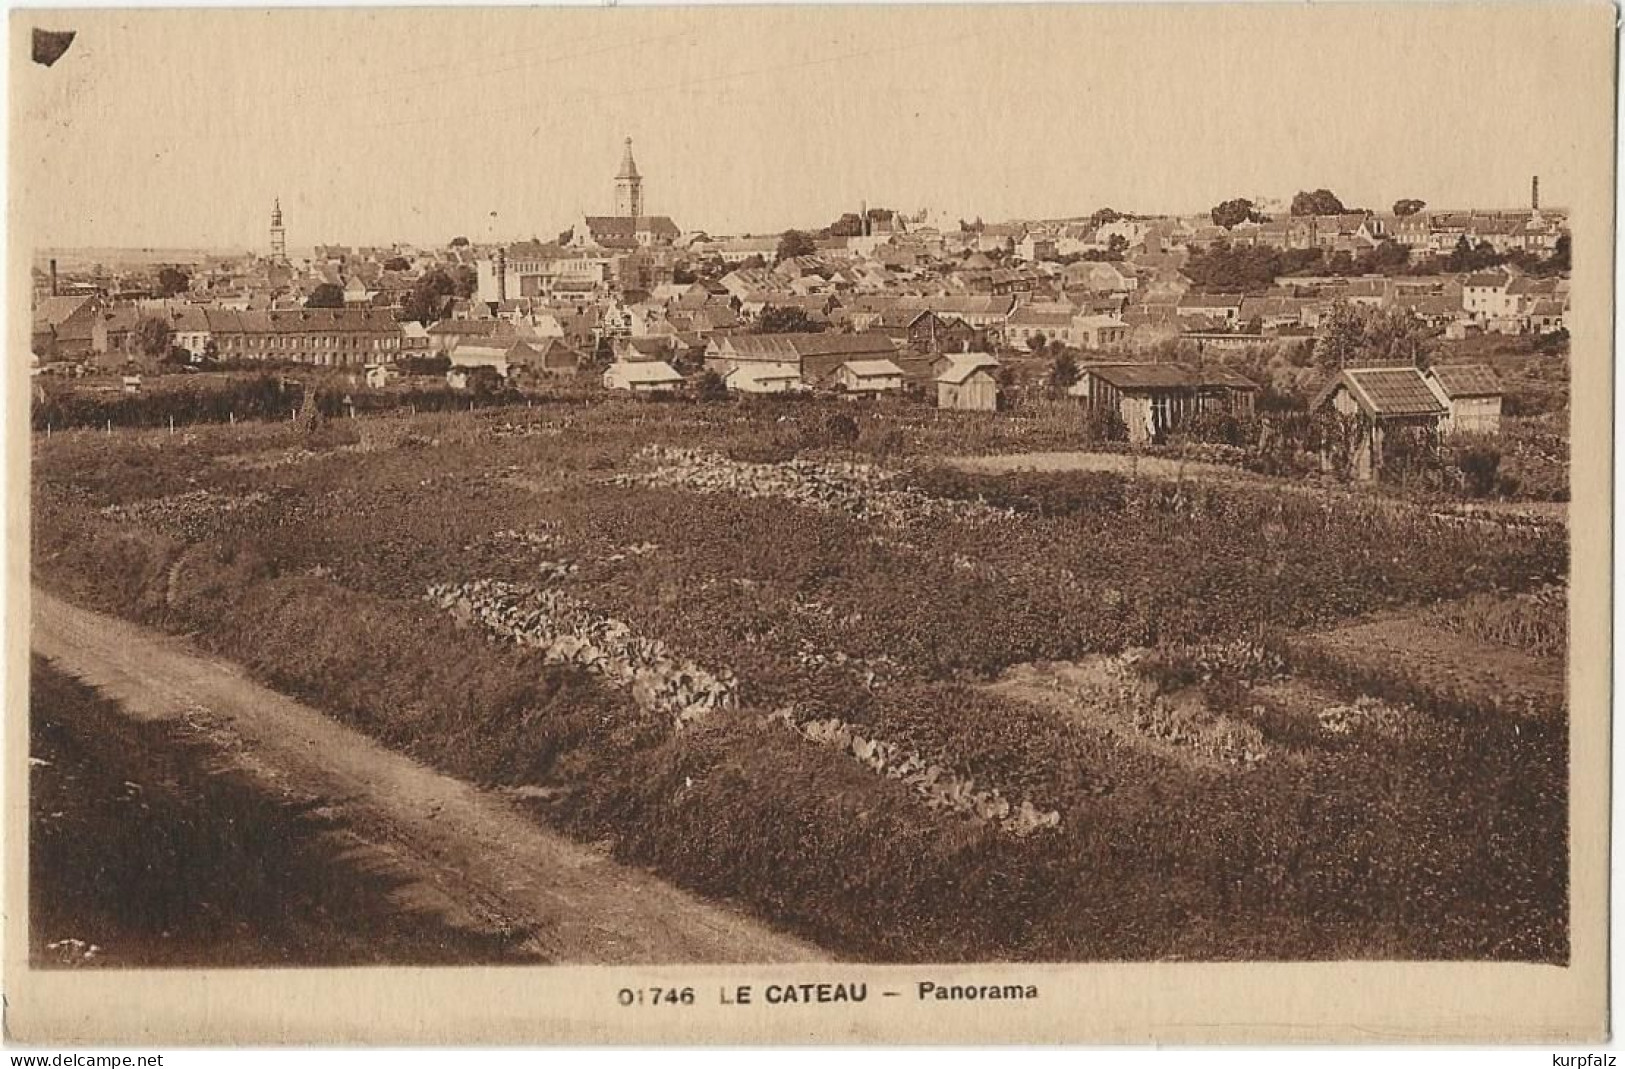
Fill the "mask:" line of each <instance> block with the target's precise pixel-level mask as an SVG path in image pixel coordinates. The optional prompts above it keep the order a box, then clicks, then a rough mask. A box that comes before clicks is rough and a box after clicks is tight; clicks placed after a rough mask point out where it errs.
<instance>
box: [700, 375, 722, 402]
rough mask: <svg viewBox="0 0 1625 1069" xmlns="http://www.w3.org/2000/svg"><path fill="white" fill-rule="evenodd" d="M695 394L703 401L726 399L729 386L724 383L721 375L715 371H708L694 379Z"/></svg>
mask: <svg viewBox="0 0 1625 1069" xmlns="http://www.w3.org/2000/svg"><path fill="white" fill-rule="evenodd" d="M694 396H695V397H697V398H699V399H700V400H701V401H726V400H727V399H728V387H727V386H726V385H725V384H724V383H723V381H722V376H721V375H718V374H717V373H716V372H715V371H707V372H705V373H704V374H703V375H701V376H700V377H699V378H697V379H695V380H694Z"/></svg>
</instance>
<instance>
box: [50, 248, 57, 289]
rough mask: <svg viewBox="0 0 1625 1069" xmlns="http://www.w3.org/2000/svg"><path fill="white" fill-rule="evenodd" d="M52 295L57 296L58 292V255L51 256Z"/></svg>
mask: <svg viewBox="0 0 1625 1069" xmlns="http://www.w3.org/2000/svg"><path fill="white" fill-rule="evenodd" d="M51 296H53V297H55V296H57V292H56V257H54V256H53V257H51Z"/></svg>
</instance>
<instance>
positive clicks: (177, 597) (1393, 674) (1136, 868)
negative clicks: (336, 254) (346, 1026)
mask: <svg viewBox="0 0 1625 1069" xmlns="http://www.w3.org/2000/svg"><path fill="white" fill-rule="evenodd" d="M1066 448H1068V443H1067V442H1066V441H1065V438H1064V432H1063V429H1062V428H1059V427H1055V426H1050V425H1047V424H1045V423H1043V422H1042V421H1028V422H1026V423H1013V422H1011V421H1009V420H1005V421H1004V422H1003V423H1001V422H1000V421H999V420H997V419H996V418H992V417H987V416H982V415H978V414H964V415H954V414H939V413H934V412H930V411H928V410H924V409H909V408H902V407H895V408H893V407H888V408H882V409H875V410H859V409H854V408H852V407H851V406H845V405H841V404H839V403H816V402H781V403H771V402H770V403H762V404H748V403H732V404H709V405H707V404H694V403H670V404H637V403H633V402H624V401H616V402H600V403H596V404H590V405H587V404H539V405H536V406H534V407H530V408H524V407H521V408H506V409H496V410H486V411H481V412H478V413H460V414H442V415H418V416H412V417H408V416H399V415H397V416H373V417H367V418H363V419H357V420H336V421H333V422H332V423H330V424H328V425H327V426H325V427H323V428H321V429H319V430H317V431H315V432H313V433H312V432H307V431H305V430H303V429H301V428H300V427H298V426H295V425H293V424H286V423H283V424H258V425H247V424H240V425H238V426H235V427H229V426H228V427H205V428H195V429H193V430H191V431H189V432H187V433H186V434H184V435H174V436H171V435H169V434H167V433H165V432H163V431H115V433H113V434H111V435H103V434H97V433H95V432H74V433H57V434H55V435H53V436H52V437H51V438H50V439H48V440H47V439H46V438H45V437H44V436H43V435H36V438H35V455H34V499H33V506H34V507H33V515H32V522H33V527H32V537H33V568H34V578H35V582H36V583H37V584H39V585H41V586H43V587H45V588H48V589H50V590H52V591H54V592H56V593H58V594H60V595H62V596H64V597H67V598H69V599H71V600H73V601H75V602H77V603H79V604H81V605H84V606H86V607H90V608H95V609H99V610H102V611H105V612H111V613H114V614H117V615H121V616H124V617H127V618H129V619H132V620H136V621H139V622H141V623H143V624H145V625H147V626H150V627H153V628H158V629H164V630H169V631H174V632H180V633H186V634H190V635H192V636H193V637H194V639H195V641H197V642H198V643H200V644H201V645H203V646H204V647H205V648H207V649H209V650H211V651H212V652H214V653H217V654H219V655H221V656H224V657H227V658H229V659H232V660H234V661H237V662H239V663H241V664H243V665H244V666H246V667H247V668H248V669H249V670H250V671H251V672H252V673H253V674H254V675H255V676H256V677H257V678H258V679H259V680H261V681H262V682H264V683H266V684H268V685H270V686H272V687H275V688H277V689H278V690H281V691H283V692H284V693H286V694H288V695H290V696H293V697H295V698H298V699H300V700H302V701H304V702H307V703H309V704H311V705H314V706H317V707H319V708H321V709H323V710H325V711H326V712H327V713H328V714H330V715H331V716H333V717H335V718H338V719H339V720H341V721H343V722H345V723H347V724H350V725H352V726H354V727H356V728H358V729H360V730H362V731H364V732H366V733H368V734H370V735H372V736H374V737H375V738H377V739H379V740H380V741H382V742H384V743H386V744H387V745H390V746H393V747H396V748H398V749H400V750H403V751H405V752H407V753H409V754H411V755H413V756H415V757H418V758H420V759H422V760H425V761H428V762H430V763H432V764H434V765H436V766H437V767H439V768H442V769H444V770H446V771H448V772H451V773H453V774H455V775H458V776H461V777H464V778H467V779H469V780H473V781H476V782H478V783H481V784H487V785H493V786H500V787H505V788H509V789H512V790H513V791H515V792H516V793H518V794H522V795H523V796H524V797H527V798H529V799H531V801H529V802H528V803H527V804H528V805H529V807H530V809H531V810H532V812H533V815H534V818H535V819H536V820H538V821H542V822H545V823H546V824H547V825H549V826H551V827H554V828H558V829H561V830H563V831H565V832H567V833H569V834H571V835H573V836H576V837H578V838H580V839H582V840H584V841H588V842H593V843H607V844H608V846H609V848H610V849H611V850H612V851H613V854H614V856H615V857H616V858H617V859H619V860H621V861H624V862H626V863H628V864H632V865H637V866H643V867H647V868H648V869H651V870H653V871H654V872H656V873H658V874H660V875H661V876H662V877H664V878H665V879H667V880H669V881H671V882H672V883H675V884H677V885H680V886H682V887H684V888H687V889H689V890H692V891H695V892H697V893H699V894H701V895H705V896H708V897H715V898H719V899H727V900H730V901H734V902H738V903H740V904H742V905H743V906H744V907H745V908H747V909H749V910H751V911H752V912H754V913H755V914H756V915H757V916H759V917H761V918H762V919H764V920H766V921H768V922H769V923H771V924H773V925H775V926H778V927H780V928H783V929H785V930H787V931H790V932H793V933H795V934H797V935H799V936H802V937H804V938H806V939H809V940H811V941H813V942H815V943H817V944H819V945H820V946H822V947H824V948H825V949H826V950H828V951H829V952H830V953H832V954H834V955H836V956H840V957H851V958H858V959H862V960H876V961H926V960H1162V959H1196V960H1302V959H1332V958H1350V957H1355V958H1382V959H1390V958H1405V959H1511V960H1531V961H1548V962H1561V961H1565V960H1566V959H1567V954H1568V911H1567V844H1566V826H1567V709H1566V705H1565V702H1564V700H1563V690H1562V685H1561V681H1562V678H1563V666H1564V651H1563V639H1562V634H1561V629H1560V618H1561V615H1562V604H1563V586H1562V584H1563V583H1564V582H1565V577H1566V574H1567V567H1568V552H1567V535H1566V530H1565V529H1564V527H1563V526H1562V525H1561V524H1560V523H1544V522H1517V523H1502V522H1498V521H1496V520H1495V519H1494V518H1493V517H1492V516H1488V515H1486V516H1484V517H1480V518H1479V519H1476V520H1473V521H1470V522H1469V521H1463V520H1462V519H1461V517H1459V516H1454V515H1444V514H1439V513H1435V512H1430V511H1428V510H1427V509H1425V508H1421V507H1417V506H1410V505H1407V504H1405V503H1404V502H1400V501H1395V500H1392V499H1381V500H1377V499H1371V500H1367V499H1365V498H1362V497H1361V496H1358V495H1351V494H1331V493H1326V494H1321V493H1317V492H1307V491H1301V490H1300V492H1295V493H1281V492H1279V488H1278V487H1277V486H1276V485H1275V484H1273V483H1272V482H1271V481H1270V480H1269V479H1266V478H1264V477H1253V476H1249V477H1246V478H1236V477H1223V478H1217V477H1210V476H1211V474H1212V473H1210V472H1208V471H1207V470H1206V469H1204V468H1202V467H1201V466H1199V465H1193V466H1191V468H1189V469H1188V470H1185V471H1183V472H1179V471H1176V472H1175V473H1174V476H1175V477H1173V478H1169V477H1167V475H1166V473H1160V474H1159V476H1158V477H1155V478H1151V477H1145V476H1146V475H1147V474H1149V473H1147V472H1139V471H1138V470H1137V469H1135V468H1132V467H1131V468H1130V469H1129V470H1127V471H1123V470H1120V465H1117V466H1114V465H1102V466H1104V467H1109V468H1113V470H1095V471H1074V470H1066V471H1059V470H1057V471H1005V472H997V471H964V470H960V469H959V468H956V467H954V466H952V465H949V464H947V463H945V462H944V461H945V460H946V458H951V457H957V456H965V455H975V454H989V453H1001V452H1003V453H1009V452H1016V451H1034V452H1042V451H1055V450H1061V449H1066ZM1536 592H1539V593H1538V595H1537V593H1536ZM1524 594H1529V595H1530V597H1528V598H1523V599H1521V600H1520V595H1524ZM1554 605H1555V606H1556V609H1555V610H1554V609H1553V606H1554ZM1463 606H1470V607H1471V611H1468V610H1467V609H1464V608H1463ZM1480 610H1486V611H1488V610H1493V611H1492V613H1491V615H1492V618H1493V619H1494V620H1497V621H1499V623H1497V624H1494V625H1491V626H1479V625H1476V624H1473V623H1471V622H1470V621H1471V620H1474V619H1477V618H1478V617H1479V616H1480V615H1482V612H1481V611H1480ZM1554 620H1556V621H1557V623H1556V624H1554ZM1554 627H1557V628H1558V630H1557V632H1556V633H1555V637H1554ZM1362 628H1363V629H1365V630H1363V631H1362V630H1359V629H1362ZM1395 628H1399V629H1402V630H1401V632H1400V633H1401V634H1402V635H1410V636H1413V637H1414V636H1415V635H1417V634H1421V635H1425V636H1426V638H1427V640H1426V641H1408V640H1404V639H1403V638H1402V639H1398V640H1391V641H1385V642H1379V641H1378V636H1387V635H1391V634H1392V633H1393V632H1394V629H1395ZM1351 636H1352V637H1351ZM1372 650H1381V651H1382V653H1381V655H1380V656H1377V657H1372V656H1370V652H1371V651H1372ZM1412 662H1415V663H1414V664H1413V663H1412ZM1441 662H1442V663H1441ZM1508 666H1511V667H1508ZM1498 673H1499V674H1498ZM1508 673H1512V674H1514V675H1516V676H1517V678H1518V679H1519V680H1521V681H1523V682H1522V684H1521V688H1522V689H1519V690H1517V691H1516V692H1515V693H1516V695H1517V697H1518V699H1519V700H1517V701H1511V700H1508V699H1507V697H1506V694H1507V693H1509V692H1508V691H1507V690H1506V686H1505V684H1506V676H1507V674H1508ZM1554 681H1555V683H1554Z"/></svg>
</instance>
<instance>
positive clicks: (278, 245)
mask: <svg viewBox="0 0 1625 1069" xmlns="http://www.w3.org/2000/svg"><path fill="white" fill-rule="evenodd" d="M287 258H288V231H287V230H286V229H285V228H284V227H283V225H282V198H281V197H278V198H277V199H276V200H275V201H273V202H272V203H271V259H273V260H275V261H277V262H278V263H282V262H283V261H285V260H287Z"/></svg>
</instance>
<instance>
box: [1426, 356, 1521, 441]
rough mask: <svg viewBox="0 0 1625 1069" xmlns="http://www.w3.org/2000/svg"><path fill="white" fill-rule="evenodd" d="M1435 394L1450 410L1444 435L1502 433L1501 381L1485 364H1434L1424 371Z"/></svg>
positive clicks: (1440, 427)
mask: <svg viewBox="0 0 1625 1069" xmlns="http://www.w3.org/2000/svg"><path fill="white" fill-rule="evenodd" d="M1423 378H1425V379H1426V380H1427V384H1428V386H1429V387H1430V388H1431V389H1432V390H1433V393H1434V396H1436V397H1437V398H1438V399H1439V400H1440V401H1442V402H1443V403H1444V404H1445V406H1446V407H1447V408H1448V409H1449V413H1448V414H1447V415H1446V416H1445V417H1444V419H1443V420H1441V421H1440V426H1439V429H1440V431H1441V432H1443V433H1444V434H1499V433H1501V396H1502V391H1501V383H1500V380H1498V379H1497V378H1496V377H1495V372H1493V371H1491V370H1490V369H1489V368H1488V367H1486V366H1485V365H1483V364H1435V365H1434V366H1433V367H1430V368H1428V370H1427V371H1426V372H1424V373H1423Z"/></svg>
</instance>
